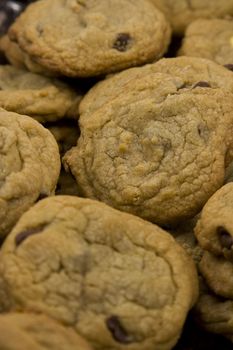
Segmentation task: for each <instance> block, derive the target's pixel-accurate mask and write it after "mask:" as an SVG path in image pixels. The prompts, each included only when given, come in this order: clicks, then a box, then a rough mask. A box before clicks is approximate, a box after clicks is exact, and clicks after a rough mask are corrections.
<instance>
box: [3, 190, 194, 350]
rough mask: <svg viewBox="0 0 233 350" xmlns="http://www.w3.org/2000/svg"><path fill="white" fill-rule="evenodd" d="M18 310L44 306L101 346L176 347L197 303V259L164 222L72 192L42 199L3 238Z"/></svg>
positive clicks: (7, 276)
mask: <svg viewBox="0 0 233 350" xmlns="http://www.w3.org/2000/svg"><path fill="white" fill-rule="evenodd" d="M0 266H1V276H2V278H3V279H4V280H5V282H6V284H7V287H8V298H9V301H10V305H11V306H10V308H11V309H12V310H25V311H26V310H30V311H36V312H43V313H45V314H46V315H48V316H50V317H52V318H55V319H57V320H58V321H60V322H62V323H64V324H66V325H69V326H72V327H73V328H74V329H75V330H76V331H77V332H78V333H79V334H81V335H82V336H84V337H85V338H86V339H87V340H88V341H90V343H92V344H93V346H94V348H95V349H100V350H103V349H116V350H119V349H122V350H123V349H132V350H137V349H145V350H154V349H157V350H168V349H172V347H173V346H174V344H175V343H176V342H177V339H178V338H179V336H180V333H181V330H182V327H183V324H184V321H185V318H186V315H187V313H188V310H189V309H190V308H191V307H192V306H193V304H194V303H195V301H196V298H197V293H198V281H197V275H196V270H195V267H194V263H193V261H192V260H191V258H190V257H188V255H187V254H186V253H185V251H184V250H183V249H182V248H181V247H180V246H179V245H178V244H177V243H176V242H175V240H174V239H173V238H172V236H171V235H169V234H168V233H167V232H165V231H164V230H162V229H160V228H159V227H158V226H155V225H152V224H151V223H148V222H146V221H144V220H142V219H140V218H137V217H135V216H132V215H129V214H126V213H122V212H120V211H117V210H115V209H112V208H110V207H108V206H107V205H105V204H103V203H100V202H97V201H92V200H89V199H81V198H78V197H70V196H55V197H51V198H47V199H44V200H41V201H40V202H39V203H37V204H36V205H35V206H34V207H32V208H31V209H30V210H29V211H28V212H27V213H25V215H23V216H22V217H21V219H20V220H19V222H18V223H17V225H16V226H15V228H14V230H13V231H12V232H11V234H10V235H9V236H8V237H7V239H6V241H5V242H4V244H3V247H2V250H1V255H0Z"/></svg>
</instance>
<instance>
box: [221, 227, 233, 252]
mask: <svg viewBox="0 0 233 350" xmlns="http://www.w3.org/2000/svg"><path fill="white" fill-rule="evenodd" d="M217 233H218V237H219V242H220V244H221V246H222V247H223V248H226V249H231V247H232V246H233V237H232V236H231V235H230V233H229V232H227V230H226V229H225V228H224V227H222V226H220V227H218V228H217Z"/></svg>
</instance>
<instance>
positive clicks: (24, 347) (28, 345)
mask: <svg viewBox="0 0 233 350" xmlns="http://www.w3.org/2000/svg"><path fill="white" fill-rule="evenodd" d="M0 348H1V349H2V350H3V349H7V350H32V349H33V350H91V347H90V346H89V345H88V344H87V343H86V341H85V340H84V339H83V338H81V337H80V336H79V335H78V334H77V333H76V332H74V330H73V329H71V328H70V327H64V326H62V325H61V324H59V323H57V322H55V321H54V320H52V319H50V318H49V317H47V316H45V315H40V314H32V313H9V314H4V315H0Z"/></svg>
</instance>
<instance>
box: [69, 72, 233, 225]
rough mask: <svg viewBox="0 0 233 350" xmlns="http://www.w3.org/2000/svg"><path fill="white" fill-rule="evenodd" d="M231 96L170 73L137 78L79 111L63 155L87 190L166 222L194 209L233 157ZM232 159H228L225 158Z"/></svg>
mask: <svg viewBox="0 0 233 350" xmlns="http://www.w3.org/2000/svg"><path fill="white" fill-rule="evenodd" d="M232 110H233V106H232V94H231V93H227V92H224V91H222V90H220V89H217V88H216V89H215V88H214V89H212V88H211V86H210V85H209V84H207V85H204V87H203V85H202V82H201V83H200V84H199V83H197V84H195V85H193V86H192V87H188V88H186V85H185V84H184V81H183V80H182V79H178V78H172V77H171V76H170V75H165V74H159V73H155V74H148V75H146V76H144V77H140V79H132V80H130V81H129V82H128V84H127V87H126V86H125V87H124V90H123V91H122V93H121V94H118V96H116V97H115V98H113V99H112V100H111V101H108V102H107V103H105V104H104V105H103V106H102V107H101V108H99V109H97V110H96V111H95V112H93V113H92V114H89V115H88V117H87V115H85V114H84V115H81V117H80V130H81V136H80V138H79V140H78V143H77V147H74V148H72V149H71V150H70V151H68V152H67V153H66V155H65V157H64V158H63V160H64V164H65V166H66V167H67V168H70V170H71V172H72V174H73V175H74V176H75V178H76V180H77V183H78V185H79V187H80V189H81V190H82V193H83V195H84V196H86V197H89V198H96V199H99V200H101V201H104V202H106V203H107V204H109V205H111V206H113V207H115V208H117V209H120V210H123V211H127V212H130V213H133V214H135V215H138V216H141V217H143V218H145V219H147V220H150V221H152V222H155V223H158V224H160V225H168V224H175V223H177V222H178V221H181V220H184V219H186V218H190V217H193V216H194V215H196V214H197V213H198V212H199V211H200V209H201V208H202V206H203V205H204V203H205V202H206V201H207V200H208V198H209V197H210V196H211V195H212V194H213V193H214V192H215V191H216V190H217V189H218V188H219V187H220V186H221V185H222V183H223V180H224V168H225V162H228V163H229V162H230V160H231V159H232V152H231V150H232V122H231V120H232V117H233V114H232ZM226 158H227V160H226Z"/></svg>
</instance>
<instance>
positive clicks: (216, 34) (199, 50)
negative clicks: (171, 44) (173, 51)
mask: <svg viewBox="0 0 233 350" xmlns="http://www.w3.org/2000/svg"><path fill="white" fill-rule="evenodd" d="M179 53H180V54H181V55H185V56H193V57H204V58H208V59H210V60H213V61H215V62H217V63H219V64H221V65H232V63H233V23H232V20H223V19H211V20H204V19H203V20H197V21H195V22H193V23H191V24H190V25H189V27H188V28H187V31H186V33H185V37H184V39H183V44H182V47H181V49H180V52H179Z"/></svg>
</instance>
